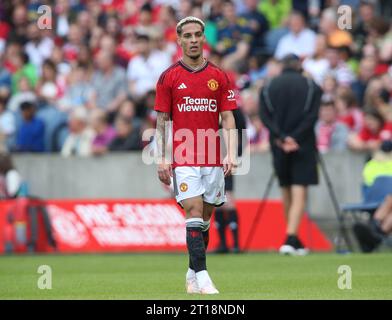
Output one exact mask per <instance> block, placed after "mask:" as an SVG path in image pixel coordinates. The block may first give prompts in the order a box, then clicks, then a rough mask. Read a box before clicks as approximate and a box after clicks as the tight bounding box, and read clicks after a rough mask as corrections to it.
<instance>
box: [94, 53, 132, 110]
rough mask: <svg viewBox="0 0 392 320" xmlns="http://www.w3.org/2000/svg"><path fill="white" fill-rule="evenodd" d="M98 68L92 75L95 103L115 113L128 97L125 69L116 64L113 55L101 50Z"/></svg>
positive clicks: (97, 58)
mask: <svg viewBox="0 0 392 320" xmlns="http://www.w3.org/2000/svg"><path fill="white" fill-rule="evenodd" d="M96 63H97V67H98V68H97V70H96V71H95V72H94V74H93V77H92V85H93V88H94V94H93V96H92V101H93V105H95V106H97V107H98V108H101V109H104V110H105V111H107V112H109V113H110V114H112V116H111V118H113V115H114V114H115V113H116V112H117V110H118V107H119V106H120V104H121V102H123V101H124V100H125V98H126V94H127V85H126V83H127V79H126V75H125V71H124V70H123V69H122V68H120V67H117V66H115V65H114V61H113V56H112V55H110V54H109V53H107V52H105V51H101V52H99V53H98V54H97V57H96Z"/></svg>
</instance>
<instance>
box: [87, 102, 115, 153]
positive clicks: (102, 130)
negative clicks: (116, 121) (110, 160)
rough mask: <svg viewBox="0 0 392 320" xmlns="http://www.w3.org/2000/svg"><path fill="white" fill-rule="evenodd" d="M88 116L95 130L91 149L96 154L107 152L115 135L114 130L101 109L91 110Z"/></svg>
mask: <svg viewBox="0 0 392 320" xmlns="http://www.w3.org/2000/svg"><path fill="white" fill-rule="evenodd" d="M90 117H91V126H92V128H93V129H94V132H95V137H94V140H93V143H92V148H91V151H92V154H93V155H96V156H97V155H101V154H104V153H106V152H107V150H108V146H109V144H110V143H111V142H112V141H113V139H114V138H115V137H116V130H114V128H113V127H112V126H111V125H110V124H109V122H108V117H107V115H106V113H105V111H103V110H102V109H95V110H93V111H92V113H91V115H90Z"/></svg>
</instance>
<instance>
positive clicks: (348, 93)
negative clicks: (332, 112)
mask: <svg viewBox="0 0 392 320" xmlns="http://www.w3.org/2000/svg"><path fill="white" fill-rule="evenodd" d="M335 105H336V109H337V112H338V121H340V122H342V123H344V124H345V125H346V126H347V127H348V128H349V129H350V131H353V132H359V131H360V130H361V129H362V127H363V112H362V110H361V109H360V108H359V106H358V103H357V99H356V98H355V95H354V93H353V92H352V90H351V89H350V88H347V87H343V88H341V90H339V92H338V94H337V96H336V99H335Z"/></svg>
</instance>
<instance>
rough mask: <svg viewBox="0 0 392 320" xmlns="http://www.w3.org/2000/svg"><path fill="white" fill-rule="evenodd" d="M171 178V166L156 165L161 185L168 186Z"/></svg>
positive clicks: (165, 164)
mask: <svg viewBox="0 0 392 320" xmlns="http://www.w3.org/2000/svg"><path fill="white" fill-rule="evenodd" d="M172 176H173V170H172V166H171V164H168V163H165V162H163V163H160V164H158V177H159V180H161V182H162V183H164V184H166V185H168V186H170V183H171V179H170V178H171V177H172Z"/></svg>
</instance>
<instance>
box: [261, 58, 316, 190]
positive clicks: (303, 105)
mask: <svg viewBox="0 0 392 320" xmlns="http://www.w3.org/2000/svg"><path fill="white" fill-rule="evenodd" d="M283 65H284V67H283V72H282V74H281V75H280V76H278V77H276V78H274V79H272V80H271V81H270V82H268V83H267V84H266V85H265V86H264V88H263V89H262V91H261V94H260V115H261V120H262V121H263V123H264V125H265V126H266V127H267V128H268V129H269V131H270V144H271V151H272V155H273V165H274V169H275V173H276V175H277V176H278V178H279V183H280V185H281V186H290V185H293V184H294V185H304V186H307V185H311V184H317V183H318V175H317V149H316V148H317V147H316V137H315V133H314V126H315V123H316V121H317V118H318V111H319V106H320V100H321V94H322V91H321V89H320V88H319V87H318V86H317V85H316V84H315V83H314V81H312V80H311V79H308V78H306V77H304V76H303V75H302V74H301V72H300V67H299V66H300V61H299V60H298V58H297V57H296V56H294V55H289V56H286V57H285V58H284V59H283ZM288 137H291V138H292V139H294V143H296V144H297V148H294V149H295V150H293V149H291V150H290V148H289V151H288V150H287V149H286V150H285V147H284V142H285V141H287V140H286V139H289V140H292V139H290V138H288Z"/></svg>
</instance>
